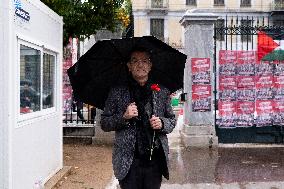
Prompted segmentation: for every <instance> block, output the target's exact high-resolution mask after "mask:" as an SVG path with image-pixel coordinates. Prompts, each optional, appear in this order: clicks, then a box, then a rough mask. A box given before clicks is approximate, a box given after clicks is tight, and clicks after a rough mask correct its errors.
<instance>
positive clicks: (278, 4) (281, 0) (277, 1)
mask: <svg viewBox="0 0 284 189" xmlns="http://www.w3.org/2000/svg"><path fill="white" fill-rule="evenodd" d="M274 6H275V7H274V8H275V10H283V9H284V0H274Z"/></svg>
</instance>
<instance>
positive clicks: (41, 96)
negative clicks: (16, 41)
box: [20, 44, 56, 114]
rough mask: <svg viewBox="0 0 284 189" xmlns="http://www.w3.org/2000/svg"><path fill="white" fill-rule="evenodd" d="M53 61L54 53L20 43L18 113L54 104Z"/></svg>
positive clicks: (34, 110)
mask: <svg viewBox="0 0 284 189" xmlns="http://www.w3.org/2000/svg"><path fill="white" fill-rule="evenodd" d="M42 57H43V60H42ZM55 62H56V58H55V55H51V54H48V53H43V55H42V51H41V50H38V49H35V48H32V47H29V46H26V45H22V44H21V45H20V114H27V113H31V112H38V111H40V110H42V109H47V108H51V107H54V106H55V105H54V90H55V89H54V88H55Z"/></svg>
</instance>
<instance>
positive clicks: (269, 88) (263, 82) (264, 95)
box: [256, 75, 274, 100]
mask: <svg viewBox="0 0 284 189" xmlns="http://www.w3.org/2000/svg"><path fill="white" fill-rule="evenodd" d="M273 86H274V82H273V76H272V75H265V76H257V77H256V99H258V100H269V99H270V100H272V99H273Z"/></svg>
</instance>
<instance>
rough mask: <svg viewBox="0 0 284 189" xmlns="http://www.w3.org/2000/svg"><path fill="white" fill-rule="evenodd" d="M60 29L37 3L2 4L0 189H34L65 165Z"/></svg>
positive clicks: (59, 19) (55, 19) (22, 0)
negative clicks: (63, 155) (63, 156)
mask: <svg viewBox="0 0 284 189" xmlns="http://www.w3.org/2000/svg"><path fill="white" fill-rule="evenodd" d="M62 28H63V19H62V17H60V16H58V15H57V14H56V13H54V12H53V11H52V10H51V9H49V8H48V7H47V6H45V5H44V4H43V3H41V2H40V1H39V0H14V1H13V0H0V44H1V45H0V60H1V63H0V158H1V159H0V160H1V162H0V188H1V189H32V188H34V187H35V184H36V182H39V181H40V182H42V184H44V183H45V182H46V181H47V180H48V179H49V178H51V177H52V176H53V175H54V174H55V173H56V172H58V171H59V170H60V169H61V168H62V166H63V158H62V108H61V107H62V100H61V98H62V97H61V96H62V92H61V89H62V48H63V47H62V45H63V42H62V36H63V35H62V32H63V29H62Z"/></svg>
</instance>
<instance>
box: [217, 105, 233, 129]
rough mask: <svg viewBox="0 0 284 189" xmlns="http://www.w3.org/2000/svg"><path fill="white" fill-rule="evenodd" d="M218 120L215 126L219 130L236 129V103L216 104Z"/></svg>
mask: <svg viewBox="0 0 284 189" xmlns="http://www.w3.org/2000/svg"><path fill="white" fill-rule="evenodd" d="M218 110H219V114H218V117H219V118H218V120H217V124H218V125H219V127H220V128H235V127H236V102H223V101H219V102H218Z"/></svg>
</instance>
